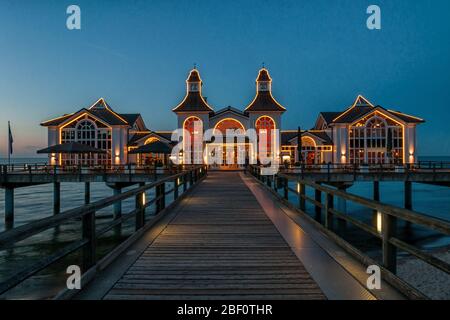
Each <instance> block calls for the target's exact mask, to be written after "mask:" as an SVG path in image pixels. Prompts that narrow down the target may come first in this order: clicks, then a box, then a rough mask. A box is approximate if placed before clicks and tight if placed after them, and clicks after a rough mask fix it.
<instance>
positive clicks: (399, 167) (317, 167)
mask: <svg viewBox="0 0 450 320" xmlns="http://www.w3.org/2000/svg"><path fill="white" fill-rule="evenodd" d="M280 171H282V172H284V173H297V174H298V173H300V174H301V173H350V174H356V173H358V174H364V173H408V172H423V173H439V172H450V162H442V161H420V162H418V163H411V164H387V163H377V164H362V163H360V164H342V163H322V164H306V163H303V164H299V165H297V166H295V165H282V166H280Z"/></svg>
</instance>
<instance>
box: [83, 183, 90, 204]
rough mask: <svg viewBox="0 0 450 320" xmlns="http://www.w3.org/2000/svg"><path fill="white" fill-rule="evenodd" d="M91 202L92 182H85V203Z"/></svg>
mask: <svg viewBox="0 0 450 320" xmlns="http://www.w3.org/2000/svg"><path fill="white" fill-rule="evenodd" d="M90 202H91V183H90V182H85V183H84V204H89V203H90Z"/></svg>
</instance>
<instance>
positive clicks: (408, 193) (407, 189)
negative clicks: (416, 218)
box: [405, 181, 413, 231]
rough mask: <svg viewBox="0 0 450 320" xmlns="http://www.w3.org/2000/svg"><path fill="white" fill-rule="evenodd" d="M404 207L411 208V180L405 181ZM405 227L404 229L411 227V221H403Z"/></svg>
mask: <svg viewBox="0 0 450 320" xmlns="http://www.w3.org/2000/svg"><path fill="white" fill-rule="evenodd" d="M405 209H407V210H412V209H413V203H412V182H411V181H405ZM405 228H406V230H407V231H408V230H410V229H411V222H409V221H405Z"/></svg>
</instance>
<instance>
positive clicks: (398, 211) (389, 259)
mask: <svg viewBox="0 0 450 320" xmlns="http://www.w3.org/2000/svg"><path fill="white" fill-rule="evenodd" d="M248 170H249V172H250V173H251V174H252V175H253V176H254V177H256V178H257V179H258V180H259V181H260V182H261V183H263V184H264V185H265V186H266V187H267V188H269V189H271V190H272V191H273V192H274V193H275V194H276V195H277V196H278V197H279V198H280V199H282V200H283V201H284V202H285V203H286V204H288V205H289V206H290V207H292V208H295V209H297V210H299V211H300V212H302V213H306V203H307V202H309V203H311V204H312V205H313V206H314V208H315V218H312V217H310V216H308V215H307V214H305V217H307V218H308V219H309V220H310V221H312V222H313V223H315V224H316V225H318V226H319V227H320V228H321V229H322V230H323V231H324V232H325V233H326V234H328V235H329V236H330V237H331V238H332V239H333V240H334V241H336V242H337V243H338V244H339V245H341V246H342V247H343V248H344V249H345V250H346V251H348V252H349V253H350V254H352V255H353V256H355V257H356V258H358V259H359V260H360V261H361V262H362V263H364V264H366V265H373V264H377V265H378V264H379V263H377V262H376V261H374V260H373V259H372V258H370V257H368V256H367V255H365V254H363V253H362V252H361V251H360V250H358V249H357V248H356V247H354V246H352V245H351V244H350V243H348V242H347V241H346V240H344V239H343V238H342V237H340V236H339V235H338V233H339V231H340V232H342V230H345V224H346V223H349V224H352V225H353V226H355V227H357V228H359V229H360V230H362V231H364V232H366V233H368V234H370V235H371V236H373V237H375V238H377V239H379V240H381V260H382V261H381V270H382V272H383V275H384V276H385V278H386V279H387V280H388V281H390V282H391V283H392V284H393V285H395V286H397V287H400V288H401V289H403V291H406V292H407V293H409V294H410V295H411V296H412V297H415V293H414V292H413V291H414V290H413V291H411V287H410V286H409V285H408V284H406V283H405V282H403V281H402V280H401V279H399V278H398V277H397V276H395V275H396V273H397V266H398V264H397V250H402V251H404V252H406V253H408V254H410V255H412V256H414V257H415V258H417V259H419V260H421V261H423V262H425V263H427V264H429V265H431V266H433V267H435V268H437V269H439V270H441V271H443V272H445V273H446V274H450V264H449V263H447V262H446V261H443V260H441V259H439V258H436V257H435V256H433V255H432V254H430V253H428V252H425V251H423V250H421V249H420V248H418V247H416V246H414V245H411V244H409V243H407V242H405V241H403V240H401V239H400V238H399V237H398V236H397V233H396V231H397V222H398V221H404V222H406V223H413V224H416V225H419V226H421V227H423V228H425V229H428V230H432V231H435V232H438V233H440V234H444V235H447V236H448V235H450V222H448V221H445V220H441V219H437V218H434V217H430V216H428V215H425V214H422V213H418V212H415V211H411V210H407V209H403V208H399V207H395V206H391V205H387V204H383V203H381V202H378V201H374V200H371V199H367V198H364V197H360V196H357V195H354V194H350V193H347V192H345V191H342V190H337V189H334V188H332V187H328V186H324V185H322V184H318V183H314V182H311V181H307V180H302V179H301V176H300V175H297V176H295V175H292V174H290V175H289V174H284V173H279V174H276V175H273V176H269V175H261V168H260V167H257V166H249V167H248ZM289 181H291V182H294V184H295V186H296V188H292V186H289ZM306 187H309V188H312V189H313V190H314V191H315V197H314V198H311V197H309V196H307V194H306ZM279 192H281V195H280V193H279ZM290 194H294V195H295V196H296V199H297V200H296V202H297V203H296V204H292V203H291V202H289V195H290ZM322 194H323V195H324V197H322ZM339 198H340V199H343V200H345V201H350V202H353V203H355V204H358V205H361V206H363V207H365V208H368V209H371V211H372V212H373V215H374V217H375V219H372V220H373V223H372V224H371V225H369V224H367V223H365V222H363V221H360V220H358V219H356V218H354V217H351V216H350V215H349V214H347V213H346V212H342V211H339V210H338V209H337V208H336V205H335V199H339Z"/></svg>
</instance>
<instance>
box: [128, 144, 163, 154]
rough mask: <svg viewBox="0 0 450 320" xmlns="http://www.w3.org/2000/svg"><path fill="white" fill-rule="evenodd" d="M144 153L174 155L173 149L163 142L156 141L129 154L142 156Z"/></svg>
mask: <svg viewBox="0 0 450 320" xmlns="http://www.w3.org/2000/svg"><path fill="white" fill-rule="evenodd" d="M142 153H159V154H170V153H172V147H171V146H169V145H167V144H165V143H163V142H161V141H155V142H152V143H149V144H146V145H143V146H141V147H139V148H137V149H133V150H131V151H130V152H129V154H142Z"/></svg>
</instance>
